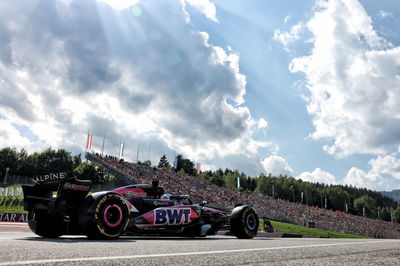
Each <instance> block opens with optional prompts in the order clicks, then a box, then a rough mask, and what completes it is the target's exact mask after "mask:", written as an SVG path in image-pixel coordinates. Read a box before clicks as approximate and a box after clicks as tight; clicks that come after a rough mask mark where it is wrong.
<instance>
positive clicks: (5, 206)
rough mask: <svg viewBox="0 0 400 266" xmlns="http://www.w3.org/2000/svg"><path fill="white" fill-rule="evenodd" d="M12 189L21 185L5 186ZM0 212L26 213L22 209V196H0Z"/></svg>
mask: <svg viewBox="0 0 400 266" xmlns="http://www.w3.org/2000/svg"><path fill="white" fill-rule="evenodd" d="M7 187H8V188H10V187H12V188H13V189H14V190H15V189H16V188H20V187H21V185H12V186H7ZM0 212H2V213H26V211H24V197H23V196H22V195H21V196H18V197H16V196H4V195H3V196H0Z"/></svg>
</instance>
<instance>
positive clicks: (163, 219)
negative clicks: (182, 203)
mask: <svg viewBox="0 0 400 266" xmlns="http://www.w3.org/2000/svg"><path fill="white" fill-rule="evenodd" d="M190 213H191V209H190V208H168V209H162V208H159V209H155V210H154V224H156V225H164V224H169V225H178V224H187V223H189V217H190Z"/></svg>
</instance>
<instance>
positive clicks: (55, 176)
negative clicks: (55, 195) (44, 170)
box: [31, 173, 67, 183]
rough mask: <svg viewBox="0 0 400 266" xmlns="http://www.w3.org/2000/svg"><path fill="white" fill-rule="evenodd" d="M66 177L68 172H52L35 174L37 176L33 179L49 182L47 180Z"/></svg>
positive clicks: (38, 181) (34, 180) (39, 181)
mask: <svg viewBox="0 0 400 266" xmlns="http://www.w3.org/2000/svg"><path fill="white" fill-rule="evenodd" d="M65 178H67V174H66V173H56V174H53V173H50V174H47V175H42V176H35V177H32V178H31V179H32V180H33V182H35V183H43V182H47V181H58V180H62V179H65Z"/></svg>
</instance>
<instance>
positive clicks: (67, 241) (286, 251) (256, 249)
mask: <svg viewBox="0 0 400 266" xmlns="http://www.w3.org/2000/svg"><path fill="white" fill-rule="evenodd" d="M26 264H39V265H181V266H182V265H196V266H199V265H400V240H388V239H382V240H377V239H368V240H365V239H318V238H291V239H287V238H268V237H256V238H254V239H251V240H239V239H236V238H235V237H231V236H212V237H207V238H194V239H191V238H177V237H168V238H161V237H122V238H121V239H119V240H114V241H93V240H88V239H86V238H85V237H82V236H68V237H61V238H59V239H46V238H41V237H38V236H36V235H34V234H33V233H31V232H29V231H28V230H27V227H26V226H24V225H12V224H11V225H10V224H9V225H4V224H3V225H1V224H0V265H26Z"/></svg>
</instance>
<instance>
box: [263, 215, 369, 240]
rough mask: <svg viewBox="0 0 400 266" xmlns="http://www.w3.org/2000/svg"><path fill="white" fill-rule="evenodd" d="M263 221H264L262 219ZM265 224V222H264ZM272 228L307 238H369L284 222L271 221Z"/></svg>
mask: <svg viewBox="0 0 400 266" xmlns="http://www.w3.org/2000/svg"><path fill="white" fill-rule="evenodd" d="M260 220H261V221H262V219H260ZM262 223H263V221H262ZM271 224H272V227H273V228H274V230H275V231H276V232H280V233H286V234H296V235H306V236H316V237H324V238H369V237H366V236H359V235H352V234H346V233H339V232H333V231H327V230H322V229H317V228H309V227H305V226H300V225H295V224H288V223H282V222H276V221H271ZM260 226H261V222H260Z"/></svg>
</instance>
